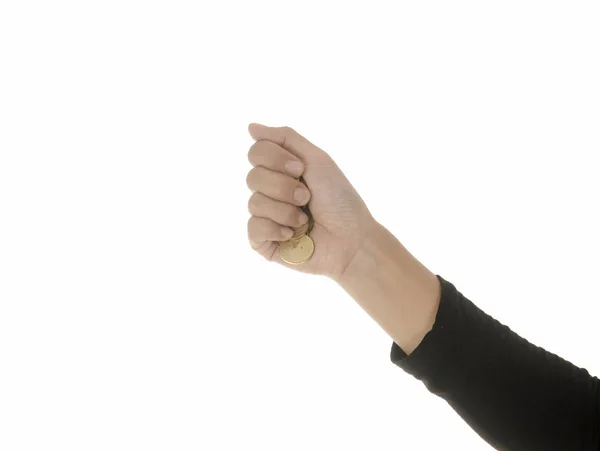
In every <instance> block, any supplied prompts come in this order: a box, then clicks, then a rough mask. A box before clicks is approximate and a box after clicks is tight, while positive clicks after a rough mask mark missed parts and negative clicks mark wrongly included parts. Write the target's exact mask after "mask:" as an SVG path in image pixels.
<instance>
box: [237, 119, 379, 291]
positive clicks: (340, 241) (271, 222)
mask: <svg viewBox="0 0 600 451" xmlns="http://www.w3.org/2000/svg"><path fill="white" fill-rule="evenodd" d="M248 131H249V132H250V135H251V136H252V138H253V139H254V140H255V141H256V142H255V143H254V144H253V145H252V146H251V147H250V150H249V152H248V160H249V161H250V163H251V164H252V166H254V167H253V168H252V169H251V170H250V172H249V173H248V177H247V178H246V183H247V184H248V187H249V188H250V190H252V192H253V194H252V195H251V196H250V200H249V202H248V210H249V212H250V214H251V215H252V216H251V217H250V219H249V220H248V239H249V241H250V245H251V246H252V248H253V249H254V250H255V251H256V252H258V253H259V254H260V255H262V256H263V257H265V258H266V259H267V260H269V261H275V262H277V263H279V264H282V265H284V266H287V267H289V268H292V269H295V270H298V271H301V272H305V273H311V274H319V275H325V276H327V277H330V278H332V279H334V280H338V279H339V278H340V277H341V275H343V273H344V271H345V269H346V268H347V267H348V265H349V264H350V262H351V261H352V259H353V257H354V256H355V255H356V253H357V251H358V250H359V249H360V248H361V245H362V243H363V242H364V240H365V238H366V237H368V236H369V234H371V233H372V231H373V230H374V229H376V228H377V226H378V223H377V222H376V221H375V219H374V218H373V216H372V215H371V213H370V212H369V210H368V208H367V206H366V205H365V203H364V202H363V200H362V199H361V197H360V196H359V195H358V193H357V192H356V190H355V189H354V187H353V186H352V185H351V184H350V182H349V181H348V179H347V178H346V177H345V176H344V174H343V173H342V171H341V170H340V168H339V167H338V166H337V165H336V163H335V162H334V161H333V159H332V158H331V157H330V156H329V155H328V154H327V153H326V152H325V151H323V150H322V149H320V148H319V147H317V146H315V145H314V144H312V143H311V142H309V141H308V140H307V139H306V138H304V137H303V136H301V135H300V134H298V133H297V132H296V131H294V130H293V129H291V128H289V127H267V126H264V125H261V124H255V123H252V124H250V125H249V126H248ZM289 163H294V164H295V166H294V165H292V166H288V164H289ZM300 175H302V176H303V178H304V181H305V183H306V187H308V190H306V189H305V188H306V187H305V186H304V185H303V184H302V183H301V182H299V181H298V180H297V178H298V177H300ZM298 189H299V190H300V192H304V196H305V197H299V198H295V197H294V193H295V192H296V190H298ZM306 203H308V207H309V209H310V211H311V213H312V215H313V218H314V221H315V224H314V227H313V229H312V231H311V232H310V234H309V235H310V237H311V238H312V239H313V241H314V243H315V251H314V254H313V256H312V257H311V258H310V260H308V261H307V262H305V263H303V264H301V265H290V264H288V263H286V262H285V261H283V260H282V259H281V257H280V256H279V251H278V246H277V244H276V242H277V241H285V240H287V239H288V238H289V236H291V234H292V230H291V229H289V226H292V227H299V226H301V225H303V224H304V223H306V221H307V218H306V217H304V218H302V217H301V216H302V213H303V212H302V210H301V209H300V208H299V207H300V206H302V205H305V204H306ZM282 226H283V227H285V228H286V229H287V230H288V235H287V236H284V235H282V232H281V228H282Z"/></svg>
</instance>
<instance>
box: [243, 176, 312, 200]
mask: <svg viewBox="0 0 600 451" xmlns="http://www.w3.org/2000/svg"><path fill="white" fill-rule="evenodd" d="M246 184H247V185H248V188H250V189H251V190H252V191H254V192H257V191H258V192H260V193H262V194H264V195H265V196H267V197H270V198H271V199H275V200H278V201H281V202H287V203H289V204H293V205H297V206H301V205H305V204H306V203H307V202H308V200H309V199H310V191H309V190H308V188H306V186H305V185H304V183H302V182H300V181H299V180H296V179H294V178H292V177H290V176H288V175H285V174H282V173H281V172H275V171H271V170H270V169H267V168H263V167H262V166H256V167H255V168H252V169H251V170H250V172H248V176H247V177H246Z"/></svg>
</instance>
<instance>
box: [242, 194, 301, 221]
mask: <svg viewBox="0 0 600 451" xmlns="http://www.w3.org/2000/svg"><path fill="white" fill-rule="evenodd" d="M248 211H249V212H250V214H251V215H253V216H258V217H259V218H267V219H271V220H272V221H274V222H276V223H278V224H281V225H285V226H290V227H300V226H302V225H304V224H306V222H307V221H308V216H307V215H306V213H304V212H303V211H302V210H301V209H300V208H299V207H296V206H294V205H292V204H288V203H285V202H279V201H278V200H274V199H271V198H270V197H267V196H265V195H264V194H262V193H259V192H256V193H254V194H252V196H250V199H249V200H248Z"/></svg>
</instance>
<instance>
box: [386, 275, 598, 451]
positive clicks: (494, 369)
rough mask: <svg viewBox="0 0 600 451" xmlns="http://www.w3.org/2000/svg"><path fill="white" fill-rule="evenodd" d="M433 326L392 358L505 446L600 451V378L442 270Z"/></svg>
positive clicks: (397, 349)
mask: <svg viewBox="0 0 600 451" xmlns="http://www.w3.org/2000/svg"><path fill="white" fill-rule="evenodd" d="M437 278H438V279H439V281H440V283H441V287H442V290H441V299H440V304H439V309H438V312H437V315H436V319H435V323H434V326H433V328H432V329H431V330H430V331H429V332H428V333H427V334H426V335H425V337H424V339H423V340H422V341H421V343H420V344H419V346H418V347H417V348H416V349H415V350H414V351H413V352H412V353H411V354H410V355H408V356H407V355H406V353H405V352H404V351H403V350H402V349H401V348H400V347H399V346H398V345H397V344H396V343H395V342H393V343H392V349H391V353H390V358H391V361H392V362H393V363H394V364H395V365H397V366H399V367H400V368H402V369H403V370H404V371H406V372H407V373H409V374H411V375H412V376H414V377H415V378H417V379H418V380H420V381H421V382H423V384H424V385H425V387H426V388H427V389H428V390H429V391H430V392H431V393H433V394H435V395H437V396H439V397H441V398H442V399H444V400H445V401H446V402H448V404H449V405H450V406H451V407H452V408H453V409H454V410H455V411H456V412H457V413H458V414H459V415H460V416H461V417H462V419H463V420H464V421H466V422H467V424H468V425H469V426H470V427H471V428H472V429H473V430H474V431H475V432H477V433H478V434H479V435H480V436H481V438H483V439H484V440H485V441H486V442H487V443H489V444H490V445H491V446H492V447H494V448H495V449H497V450H510V451H521V450H523V451H525V450H527V451H533V450H540V451H553V450H561V451H565V450H573V451H575V450H577V451H588V450H589V451H600V436H599V434H600V410H599V409H600V391H599V390H600V388H599V387H600V381H599V379H598V378H597V377H593V376H591V375H590V374H589V373H588V371H587V370H585V369H582V368H578V367H576V366H575V365H573V364H571V363H569V362H567V361H566V360H564V359H562V358H560V357H558V356H556V355H554V354H552V353H550V352H548V351H545V350H544V349H542V348H540V347H538V346H535V345H533V344H531V343H529V342H528V341H527V340H525V339H524V338H522V337H520V336H519V335H517V334H516V333H514V332H513V331H512V330H511V329H510V328H508V327H507V326H504V325H503V324H501V323H500V322H498V321H496V320H495V319H494V318H492V317H491V316H489V315H487V314H486V313H484V312H483V311H482V310H480V309H479V308H478V307H477V306H475V305H474V304H473V303H472V302H471V301H470V300H469V299H467V298H466V297H465V296H463V295H462V294H461V293H460V292H459V291H458V290H457V289H456V287H455V286H454V285H453V284H452V283H450V282H448V281H446V280H445V279H444V278H442V277H441V276H439V275H437Z"/></svg>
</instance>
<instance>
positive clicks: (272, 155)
mask: <svg viewBox="0 0 600 451" xmlns="http://www.w3.org/2000/svg"><path fill="white" fill-rule="evenodd" d="M248 161H250V164H251V165H252V166H262V167H265V168H267V169H271V170H272V171H277V172H281V173H283V174H287V175H290V176H292V177H294V178H298V177H300V175H302V173H303V172H304V164H303V162H302V161H301V160H300V159H299V158H298V157H296V156H295V155H293V154H292V153H291V152H290V151H288V150H286V149H284V148H283V147H281V146H280V145H278V144H276V143H274V142H273V141H267V140H260V141H256V142H255V143H254V144H252V146H251V147H250V150H249V151H248Z"/></svg>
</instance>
